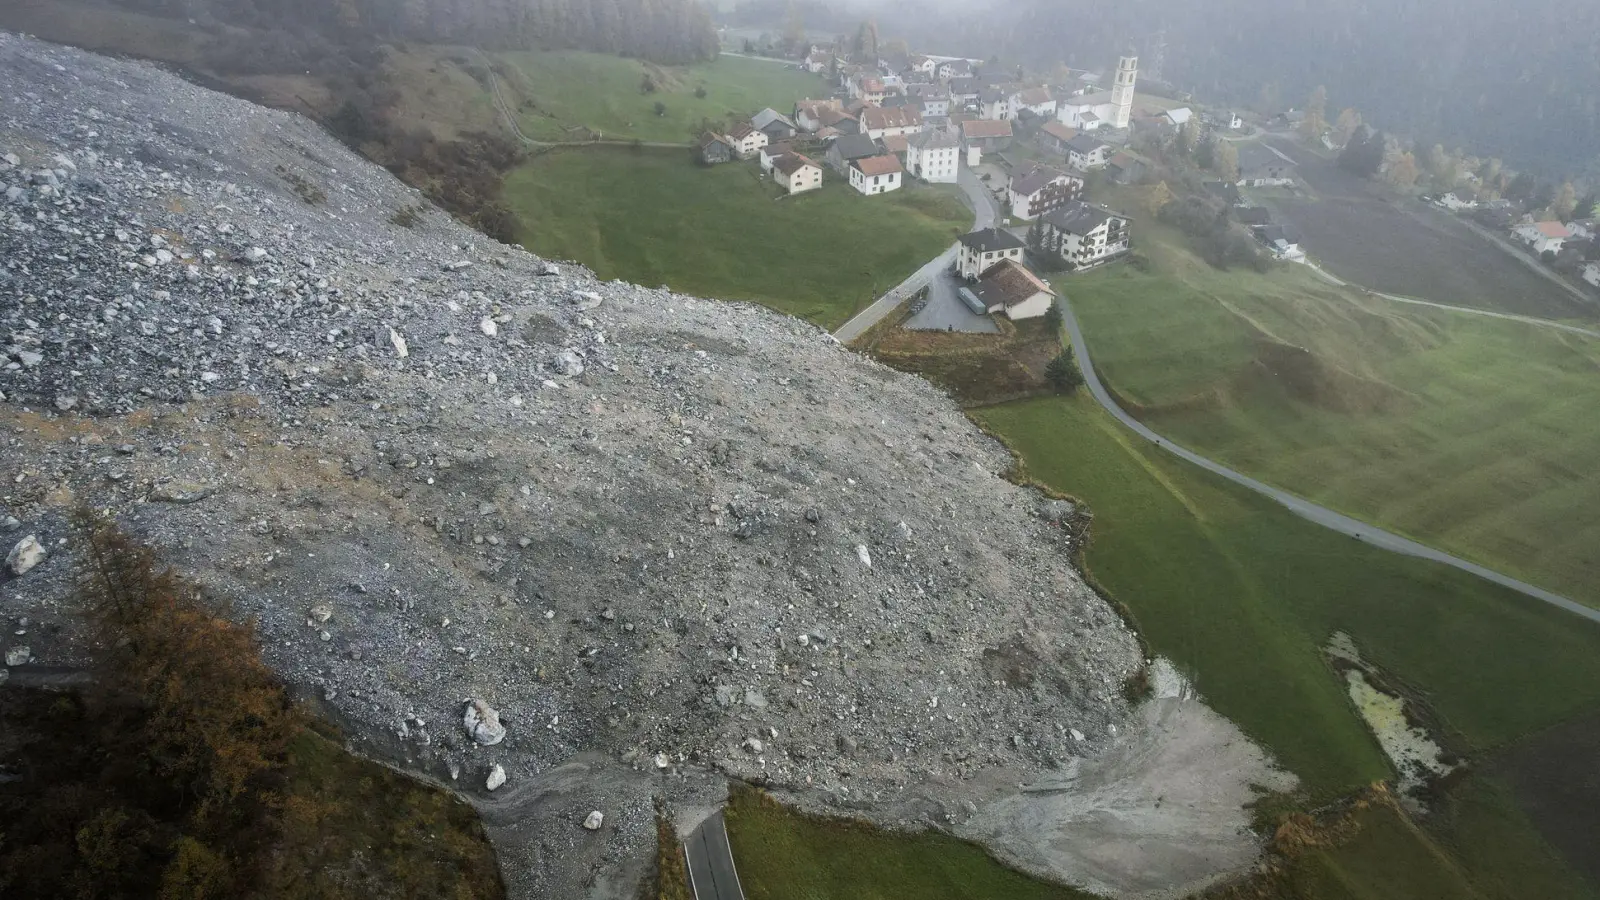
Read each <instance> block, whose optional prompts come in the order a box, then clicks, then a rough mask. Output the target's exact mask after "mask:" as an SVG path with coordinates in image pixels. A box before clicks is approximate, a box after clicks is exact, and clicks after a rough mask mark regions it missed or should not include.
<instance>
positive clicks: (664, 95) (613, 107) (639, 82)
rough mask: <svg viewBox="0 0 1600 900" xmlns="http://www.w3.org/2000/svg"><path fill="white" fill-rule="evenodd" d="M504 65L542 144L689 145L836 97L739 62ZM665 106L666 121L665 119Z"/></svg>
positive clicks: (530, 130)
mask: <svg viewBox="0 0 1600 900" xmlns="http://www.w3.org/2000/svg"><path fill="white" fill-rule="evenodd" d="M496 59H497V61H498V62H500V63H501V65H499V66H497V67H496V71H497V72H499V73H500V74H501V76H502V77H503V78H505V79H506V82H507V86H508V87H509V88H510V89H511V91H512V92H513V95H514V96H515V97H516V98H517V102H516V105H517V113H518V118H519V120H520V125H521V126H522V130H523V132H524V133H526V134H527V135H528V136H529V137H531V138H534V139H535V140H549V141H567V140H580V139H583V138H585V137H586V136H588V134H589V132H598V133H599V135H600V136H603V137H605V138H626V139H632V138H638V139H640V140H645V141H662V142H671V143H688V142H689V141H691V140H693V138H694V135H695V132H696V131H697V130H698V126H699V124H700V123H701V122H702V121H704V120H706V119H712V120H717V121H726V120H728V119H729V118H732V117H739V118H747V117H749V116H750V115H751V114H752V113H755V112H757V111H759V110H761V109H762V108H763V107H767V106H770V107H773V108H774V109H776V110H778V111H779V112H781V113H785V114H788V113H790V112H792V111H793V110H794V101H796V100H800V99H804V98H806V97H825V96H827V95H828V91H829V89H828V88H827V87H826V86H825V85H824V84H823V82H822V79H821V77H819V76H816V75H811V74H808V73H806V72H802V71H800V70H798V69H795V68H793V67H791V66H788V65H784V64H779V63H774V62H766V61H763V60H756V59H744V58H740V57H733V56H724V57H721V58H719V59H716V60H714V61H712V62H706V63H696V64H694V65H687V66H659V65H655V64H653V63H647V62H641V61H639V60H634V59H624V58H623V57H620V56H609V55H606V54H602V53H582V52H577V51H561V52H541V53H504V54H498V55H497V56H496ZM647 79H648V85H649V87H650V88H651V89H649V90H646V85H647ZM657 103H660V104H662V106H663V107H664V114H657V112H656V109H655V105H656V104H657Z"/></svg>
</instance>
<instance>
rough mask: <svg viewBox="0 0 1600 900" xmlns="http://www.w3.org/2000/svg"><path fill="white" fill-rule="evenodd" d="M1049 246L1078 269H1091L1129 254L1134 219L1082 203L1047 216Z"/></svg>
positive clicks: (1044, 220) (1070, 204)
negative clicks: (1130, 234) (1129, 237)
mask: <svg viewBox="0 0 1600 900" xmlns="http://www.w3.org/2000/svg"><path fill="white" fill-rule="evenodd" d="M1042 221H1043V222H1044V242H1045V247H1046V248H1047V249H1048V250H1050V251H1052V252H1055V253H1058V254H1060V256H1061V258H1062V259H1063V260H1066V262H1067V264H1068V265H1070V266H1071V267H1072V268H1074V269H1087V268H1091V267H1093V266H1098V265H1100V264H1101V263H1104V262H1107V261H1108V260H1110V259H1112V258H1113V257H1115V256H1117V255H1119V254H1122V253H1126V252H1127V251H1128V247H1129V246H1130V244H1129V239H1128V235H1129V231H1130V224H1131V222H1130V220H1129V219H1128V218H1127V217H1126V216H1121V215H1118V214H1116V213H1114V212H1111V211H1110V210H1108V209H1103V208H1101V207H1098V206H1090V205H1089V204H1087V203H1084V202H1082V201H1079V200H1074V201H1071V202H1069V203H1068V204H1067V205H1065V206H1063V207H1061V208H1060V209H1056V210H1052V211H1050V212H1048V213H1046V214H1045V215H1044V218H1043V220H1042Z"/></svg>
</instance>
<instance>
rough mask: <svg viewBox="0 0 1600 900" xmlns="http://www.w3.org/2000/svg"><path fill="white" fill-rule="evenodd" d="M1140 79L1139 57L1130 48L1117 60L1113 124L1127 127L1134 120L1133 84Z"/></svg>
mask: <svg viewBox="0 0 1600 900" xmlns="http://www.w3.org/2000/svg"><path fill="white" fill-rule="evenodd" d="M1138 80H1139V57H1137V56H1134V55H1133V51H1132V50H1129V51H1128V55H1127V56H1124V57H1122V59H1120V60H1118V61H1117V81H1116V83H1115V84H1113V85H1112V86H1111V105H1112V106H1114V107H1116V110H1115V120H1114V121H1113V122H1112V124H1113V126H1115V127H1117V128H1127V127H1128V123H1129V122H1131V121H1132V120H1133V86H1134V83H1135V82H1137V81H1138Z"/></svg>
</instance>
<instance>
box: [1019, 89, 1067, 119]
mask: <svg viewBox="0 0 1600 900" xmlns="http://www.w3.org/2000/svg"><path fill="white" fill-rule="evenodd" d="M1011 108H1012V109H1013V110H1015V111H1016V112H1018V113H1020V112H1022V111H1023V110H1025V109H1029V110H1032V111H1033V112H1034V114H1035V115H1037V116H1039V117H1041V118H1045V119H1054V118H1055V117H1056V111H1057V110H1058V109H1059V108H1060V107H1059V105H1058V104H1057V102H1056V98H1055V95H1053V94H1051V93H1050V89H1049V88H1044V87H1036V88H1029V89H1027V90H1025V91H1018V92H1017V93H1016V94H1014V95H1012V97H1011Z"/></svg>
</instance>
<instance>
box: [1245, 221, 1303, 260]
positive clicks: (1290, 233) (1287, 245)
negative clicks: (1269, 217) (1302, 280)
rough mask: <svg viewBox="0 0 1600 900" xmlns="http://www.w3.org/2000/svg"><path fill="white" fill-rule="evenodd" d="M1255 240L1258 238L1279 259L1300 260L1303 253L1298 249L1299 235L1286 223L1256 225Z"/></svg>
mask: <svg viewBox="0 0 1600 900" xmlns="http://www.w3.org/2000/svg"><path fill="white" fill-rule="evenodd" d="M1255 232H1256V240H1259V241H1260V242H1261V243H1262V244H1263V245H1265V246H1266V248H1267V250H1269V251H1271V253H1272V255H1273V256H1276V257H1277V258H1279V259H1288V260H1297V261H1298V260H1302V259H1305V258H1306V255H1305V253H1303V252H1302V251H1301V250H1300V235H1299V233H1298V232H1296V231H1295V230H1294V229H1293V228H1291V227H1289V226H1288V225H1258V226H1256V228H1255Z"/></svg>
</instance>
